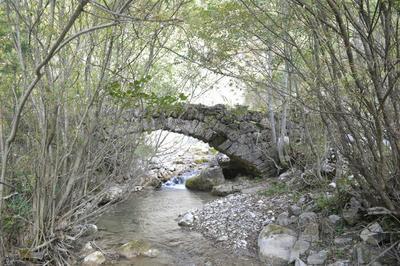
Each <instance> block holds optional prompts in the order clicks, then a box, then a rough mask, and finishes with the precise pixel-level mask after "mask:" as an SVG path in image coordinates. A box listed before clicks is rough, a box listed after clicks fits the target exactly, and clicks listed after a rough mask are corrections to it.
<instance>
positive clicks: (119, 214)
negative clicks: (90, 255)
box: [97, 172, 259, 266]
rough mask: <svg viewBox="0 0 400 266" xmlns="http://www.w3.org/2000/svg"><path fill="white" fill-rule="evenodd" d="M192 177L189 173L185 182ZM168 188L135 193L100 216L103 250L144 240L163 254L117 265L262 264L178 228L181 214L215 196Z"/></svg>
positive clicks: (99, 223) (182, 188) (100, 242)
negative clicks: (132, 241)
mask: <svg viewBox="0 0 400 266" xmlns="http://www.w3.org/2000/svg"><path fill="white" fill-rule="evenodd" d="M193 174H195V173H194V172H190V173H187V174H186V175H184V178H183V179H182V181H184V180H185V179H186V178H188V177H190V176H191V175H193ZM177 183H179V182H177ZM167 185H168V184H167ZM167 185H164V186H163V187H162V188H161V189H160V190H158V191H143V192H140V193H135V194H133V195H131V197H130V198H129V199H128V200H126V201H124V202H122V203H120V204H118V205H116V207H115V208H114V209H112V210H110V211H109V212H108V213H106V214H104V215H103V216H102V217H100V219H99V221H98V223H97V225H98V227H99V228H100V229H101V233H102V234H101V240H98V241H97V243H98V244H99V245H100V246H102V247H103V248H105V249H116V248H117V247H119V246H121V245H122V244H125V243H127V242H129V241H131V240H144V241H146V242H148V243H149V244H151V246H152V247H153V248H156V249H158V250H159V251H160V252H161V254H160V255H158V256H157V257H155V258H149V257H141V256H140V257H136V258H134V259H132V260H129V261H127V260H126V261H119V262H118V265H146V266H147V265H149V266H150V265H229V266H230V265H246V266H247V265H259V263H258V262H257V261H256V260H255V259H253V258H247V257H242V256H238V255H235V254H231V253H230V252H229V251H228V250H226V249H224V248H223V247H216V246H215V245H214V244H213V243H212V242H211V241H210V240H208V239H205V238H204V237H203V236H202V235H201V234H200V233H196V232H193V231H189V230H186V229H183V228H181V227H180V226H178V223H177V217H178V216H179V214H181V213H184V212H186V211H188V210H190V209H194V208H201V206H202V205H203V204H204V203H206V202H208V201H211V200H213V199H215V197H213V196H211V195H210V194H209V193H204V192H192V191H189V190H186V189H184V185H182V184H175V185H174V184H171V183H169V186H167Z"/></svg>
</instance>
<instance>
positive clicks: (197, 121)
mask: <svg viewBox="0 0 400 266" xmlns="http://www.w3.org/2000/svg"><path fill="white" fill-rule="evenodd" d="M132 113H133V117H134V118H135V120H138V119H140V122H141V123H140V124H141V127H142V128H141V130H143V131H155V130H159V129H161V130H167V131H170V132H175V133H180V134H183V135H186V136H190V137H193V138H196V139H199V140H201V141H203V142H206V143H208V144H209V145H210V146H211V147H213V148H215V149H216V150H218V151H219V152H221V153H224V154H225V155H227V156H228V157H229V158H230V159H231V162H233V163H234V164H237V165H238V166H239V165H240V167H242V168H244V169H246V170H247V171H248V172H252V173H253V174H255V175H263V176H276V175H277V173H278V167H277V165H276V164H277V162H278V159H277V158H278V157H277V154H276V150H275V149H274V148H273V145H272V141H271V127H270V125H269V122H268V120H267V119H266V117H267V115H266V114H265V113H261V112H256V111H249V110H247V108H246V107H244V106H237V107H236V108H227V107H225V106H224V105H215V106H205V105H200V104H187V105H184V106H183V108H181V109H179V110H158V111H156V112H154V111H144V112H140V111H139V110H133V111H132Z"/></svg>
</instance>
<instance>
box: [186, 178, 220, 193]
mask: <svg viewBox="0 0 400 266" xmlns="http://www.w3.org/2000/svg"><path fill="white" fill-rule="evenodd" d="M185 186H186V187H187V188H188V189H191V190H200V191H211V190H212V188H213V186H214V184H213V183H212V182H211V181H210V180H208V179H203V178H201V177H200V176H194V177H192V178H189V179H188V180H186V182H185Z"/></svg>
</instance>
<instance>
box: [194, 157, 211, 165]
mask: <svg viewBox="0 0 400 266" xmlns="http://www.w3.org/2000/svg"><path fill="white" fill-rule="evenodd" d="M194 163H195V164H203V163H208V159H206V158H201V159H196V160H194Z"/></svg>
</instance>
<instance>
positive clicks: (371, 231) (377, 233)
mask: <svg viewBox="0 0 400 266" xmlns="http://www.w3.org/2000/svg"><path fill="white" fill-rule="evenodd" d="M360 238H361V239H362V240H363V241H364V242H366V243H368V244H371V245H376V244H379V242H381V241H382V240H383V239H384V232H383V229H382V227H381V226H380V225H379V224H378V223H373V224H371V225H370V226H368V227H367V228H365V229H364V230H362V231H361V234H360Z"/></svg>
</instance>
